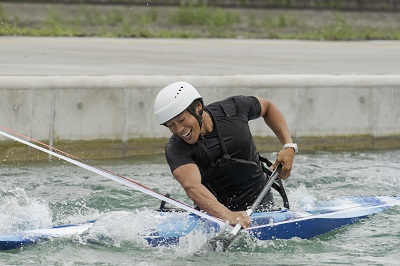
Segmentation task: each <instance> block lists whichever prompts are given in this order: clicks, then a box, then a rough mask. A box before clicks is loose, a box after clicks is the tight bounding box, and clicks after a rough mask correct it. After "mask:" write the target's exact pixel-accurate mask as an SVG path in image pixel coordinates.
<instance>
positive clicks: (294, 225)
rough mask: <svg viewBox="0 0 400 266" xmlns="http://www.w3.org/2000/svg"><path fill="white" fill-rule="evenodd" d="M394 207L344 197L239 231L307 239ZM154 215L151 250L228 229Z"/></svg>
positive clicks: (389, 202)
mask: <svg viewBox="0 0 400 266" xmlns="http://www.w3.org/2000/svg"><path fill="white" fill-rule="evenodd" d="M397 205H400V197H387V196H377V197H346V198H339V199H334V200H330V201H325V202H321V203H319V204H318V205H317V206H310V207H307V208H302V209H300V210H288V209H280V210H277V211H271V212H256V213H253V214H252V215H251V220H252V223H251V225H250V227H248V228H246V229H243V230H242V231H241V232H242V233H245V234H248V235H249V236H251V237H254V238H256V239H259V240H274V239H291V238H301V239H310V238H313V237H316V236H319V235H323V234H326V233H328V232H331V231H333V230H335V229H338V228H340V227H342V226H345V225H349V224H353V223H355V222H357V221H359V220H360V219H364V218H367V217H369V216H371V215H374V214H376V213H379V212H382V211H384V210H386V209H389V208H391V207H393V206H397ZM155 216H157V218H160V217H162V219H161V220H162V222H161V223H158V224H156V225H154V227H151V229H150V230H146V231H145V232H143V234H142V237H143V238H144V239H145V240H146V243H147V244H148V245H149V246H152V247H156V246H172V245H177V244H179V242H180V240H181V239H182V238H184V237H185V236H188V235H189V234H193V233H200V234H205V235H207V236H208V237H209V238H211V237H213V236H215V235H216V234H220V233H223V232H225V231H226V230H229V229H231V227H230V226H229V225H226V226H223V225H221V223H217V222H215V221H213V220H209V219H206V218H204V217H200V216H198V215H196V214H193V213H188V212H157V213H156V214H155ZM155 218H156V217H155ZM157 220H160V219H157ZM95 224H96V221H95V220H92V221H88V222H85V223H82V224H67V225H59V226H54V227H51V228H42V229H32V230H25V231H21V232H13V233H6V234H0V250H8V249H15V248H21V247H24V246H26V245H30V244H35V243H38V242H39V241H40V240H45V239H49V238H60V237H70V236H73V235H81V234H83V233H85V232H87V231H89V230H90V228H91V227H93V226H95Z"/></svg>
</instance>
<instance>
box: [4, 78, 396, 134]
mask: <svg viewBox="0 0 400 266" xmlns="http://www.w3.org/2000/svg"><path fill="white" fill-rule="evenodd" d="M179 80H186V81H188V82H190V83H192V84H193V85H194V86H195V87H196V88H197V89H198V90H199V92H200V93H201V94H202V95H203V96H204V100H205V102H206V103H207V102H211V101H214V100H218V99H222V98H224V97H227V96H229V95H236V94H243V95H257V96H262V97H266V98H268V99H271V100H272V101H273V102H274V103H275V104H276V105H277V106H278V107H279V109H280V110H281V111H282V112H283V114H284V115H285V117H286V119H287V122H288V125H289V127H290V129H291V132H292V134H293V136H294V137H295V138H296V139H301V138H302V137H324V136H326V137H328V136H355V135H368V136H372V137H385V136H393V135H400V75H373V76H370V75H368V76H357V75H352V76H336V75H270V76H269V75H246V76H70V77H68V76H62V77H61V76H60V77H57V76H51V77H50V76H49V77H36V76H35V77H32V76H31V77H21V76H2V77H0V125H1V126H5V127H8V128H10V129H12V130H14V131H17V132H19V133H21V134H25V135H27V136H30V137H32V138H34V139H40V140H52V139H54V138H56V139H66V140H72V141H73V140H95V139H110V140H122V141H127V140H128V139H136V138H162V137H168V136H169V135H170V133H169V131H168V130H167V129H166V128H164V127H161V126H159V125H158V124H157V122H156V120H155V117H154V116H153V112H152V108H153V101H154V98H155V96H156V95H157V93H158V91H159V90H160V89H161V88H162V87H164V86H165V85H167V84H169V83H172V82H174V81H179ZM251 127H252V130H253V135H255V136H260V137H267V136H273V133H272V132H271V130H270V129H268V128H267V127H266V126H265V124H263V122H262V121H261V119H259V121H254V122H252V123H251ZM0 140H5V138H4V137H0Z"/></svg>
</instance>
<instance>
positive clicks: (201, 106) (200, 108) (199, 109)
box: [196, 101, 203, 116]
mask: <svg viewBox="0 0 400 266" xmlns="http://www.w3.org/2000/svg"><path fill="white" fill-rule="evenodd" d="M196 110H197V114H198V115H199V116H200V115H202V114H203V104H202V103H201V101H197V106H196Z"/></svg>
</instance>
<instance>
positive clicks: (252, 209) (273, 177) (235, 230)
mask: <svg viewBox="0 0 400 266" xmlns="http://www.w3.org/2000/svg"><path fill="white" fill-rule="evenodd" d="M281 169H282V165H280V164H279V165H278V167H277V168H276V169H275V171H274V172H273V173H272V174H271V177H270V179H269V180H268V182H267V184H266V185H265V187H264V188H263V190H262V191H261V193H260V195H258V197H257V199H256V200H255V201H254V203H253V205H251V207H250V209H248V210H247V211H246V212H247V215H248V216H251V214H252V213H253V212H255V211H256V209H257V208H258V206H259V205H260V203H261V201H262V200H263V199H264V197H265V195H267V193H268V191H269V190H270V189H271V186H272V184H273V183H274V182H275V180H276V179H277V177H278V174H279V171H280V170H281ZM240 229H242V226H241V225H240V224H239V223H238V224H236V226H235V228H233V230H232V231H231V233H230V234H231V235H237V233H239V231H240Z"/></svg>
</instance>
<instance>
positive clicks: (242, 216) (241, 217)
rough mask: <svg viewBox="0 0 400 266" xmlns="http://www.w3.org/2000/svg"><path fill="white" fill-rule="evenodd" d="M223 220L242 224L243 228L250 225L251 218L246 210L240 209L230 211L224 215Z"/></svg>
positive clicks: (233, 223)
mask: <svg viewBox="0 0 400 266" xmlns="http://www.w3.org/2000/svg"><path fill="white" fill-rule="evenodd" d="M223 220H224V221H226V222H228V223H229V224H230V225H236V224H240V225H241V226H242V227H243V228H247V227H249V225H250V223H251V220H250V217H249V216H248V215H247V212H245V211H238V212H232V211H229V213H228V214H227V215H226V216H225V217H223Z"/></svg>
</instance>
